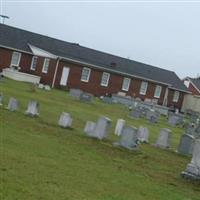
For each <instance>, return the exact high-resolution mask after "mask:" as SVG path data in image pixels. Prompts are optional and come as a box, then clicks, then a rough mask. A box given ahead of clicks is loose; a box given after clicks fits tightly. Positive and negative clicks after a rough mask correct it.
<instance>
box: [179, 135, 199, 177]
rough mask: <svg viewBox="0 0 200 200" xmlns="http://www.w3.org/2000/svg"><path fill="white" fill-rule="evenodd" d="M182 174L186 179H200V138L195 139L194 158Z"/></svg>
mask: <svg viewBox="0 0 200 200" xmlns="http://www.w3.org/2000/svg"><path fill="white" fill-rule="evenodd" d="M181 175H182V177H184V178H186V179H190V180H198V181H200V139H197V140H196V141H195V144H194V150H193V154H192V160H191V162H190V163H189V164H188V165H187V167H186V170H185V171H183V172H182V173H181Z"/></svg>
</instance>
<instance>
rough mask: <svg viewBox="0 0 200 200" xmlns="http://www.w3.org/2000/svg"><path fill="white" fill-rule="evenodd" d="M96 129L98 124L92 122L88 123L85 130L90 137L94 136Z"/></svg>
mask: <svg viewBox="0 0 200 200" xmlns="http://www.w3.org/2000/svg"><path fill="white" fill-rule="evenodd" d="M95 127H96V123H95V122H92V121H87V122H86V125H85V128H84V132H85V133H86V134H87V135H88V136H92V134H93V132H94V129H95Z"/></svg>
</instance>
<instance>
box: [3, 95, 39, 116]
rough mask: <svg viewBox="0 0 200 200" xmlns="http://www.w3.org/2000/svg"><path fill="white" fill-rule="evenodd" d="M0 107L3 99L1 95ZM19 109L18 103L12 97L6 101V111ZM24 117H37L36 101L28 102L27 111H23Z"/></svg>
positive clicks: (37, 105)
mask: <svg viewBox="0 0 200 200" xmlns="http://www.w3.org/2000/svg"><path fill="white" fill-rule="evenodd" d="M0 105H3V97H2V95H0ZM19 107H20V103H19V101H18V100H17V99H16V98H14V97H10V99H9V101H8V106H7V109H8V110H10V111H17V110H18V109H19ZM25 114H26V115H30V116H33V117H36V116H38V115H39V103H38V102H37V101H32V100H31V101H29V103H28V106H27V110H26V111H25Z"/></svg>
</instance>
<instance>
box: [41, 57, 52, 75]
mask: <svg viewBox="0 0 200 200" xmlns="http://www.w3.org/2000/svg"><path fill="white" fill-rule="evenodd" d="M47 61H49V63H50V59H49V58H45V59H44V63H43V67H42V72H43V73H45V74H47V73H48V70H49V65H48V69H47V71H45V70H44V67H45V63H46V62H47Z"/></svg>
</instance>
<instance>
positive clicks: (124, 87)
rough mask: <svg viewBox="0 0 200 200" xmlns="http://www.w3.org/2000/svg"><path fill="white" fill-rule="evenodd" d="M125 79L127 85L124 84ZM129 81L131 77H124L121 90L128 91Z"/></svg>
mask: <svg viewBox="0 0 200 200" xmlns="http://www.w3.org/2000/svg"><path fill="white" fill-rule="evenodd" d="M125 81H128V84H127V86H126V85H125ZM130 83H131V79H130V78H127V77H124V79H123V82H122V90H123V91H128V90H129V87H130Z"/></svg>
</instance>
